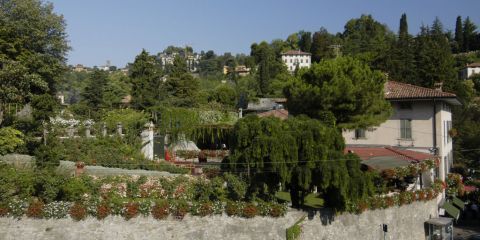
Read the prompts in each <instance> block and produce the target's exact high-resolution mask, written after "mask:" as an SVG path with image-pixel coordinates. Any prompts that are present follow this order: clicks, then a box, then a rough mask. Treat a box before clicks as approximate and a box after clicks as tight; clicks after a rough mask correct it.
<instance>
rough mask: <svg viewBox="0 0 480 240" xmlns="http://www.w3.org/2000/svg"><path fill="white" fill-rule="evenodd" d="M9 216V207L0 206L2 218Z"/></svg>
mask: <svg viewBox="0 0 480 240" xmlns="http://www.w3.org/2000/svg"><path fill="white" fill-rule="evenodd" d="M7 215H8V206H4V205H0V217H6V216H7Z"/></svg>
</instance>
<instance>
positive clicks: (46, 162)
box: [35, 138, 61, 169]
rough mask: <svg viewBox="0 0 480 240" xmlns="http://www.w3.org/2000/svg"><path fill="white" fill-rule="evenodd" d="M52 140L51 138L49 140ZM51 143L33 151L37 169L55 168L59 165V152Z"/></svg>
mask: <svg viewBox="0 0 480 240" xmlns="http://www.w3.org/2000/svg"><path fill="white" fill-rule="evenodd" d="M50 139H51V140H53V139H52V138H50ZM53 146H54V145H53V144H52V143H50V142H49V143H48V145H43V144H42V145H40V146H39V147H38V148H37V149H36V150H35V165H36V166H37V168H40V169H44V168H55V167H57V166H58V165H60V158H61V156H60V153H59V150H58V149H57V148H55V147H53Z"/></svg>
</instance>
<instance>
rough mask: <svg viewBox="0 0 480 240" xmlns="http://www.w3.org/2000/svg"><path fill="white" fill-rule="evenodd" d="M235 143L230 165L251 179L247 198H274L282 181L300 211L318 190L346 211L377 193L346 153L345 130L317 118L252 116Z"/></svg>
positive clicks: (242, 125) (239, 124) (244, 122)
mask: <svg viewBox="0 0 480 240" xmlns="http://www.w3.org/2000/svg"><path fill="white" fill-rule="evenodd" d="M232 141H233V142H232V145H231V155H230V157H229V158H228V159H226V160H225V161H226V162H225V163H227V165H226V166H228V170H229V171H232V172H235V173H240V175H241V176H243V177H245V178H246V179H247V181H248V185H249V187H248V192H247V197H250V198H252V197H254V196H256V197H261V198H264V199H267V200H268V199H271V198H272V197H273V196H274V194H275V192H276V191H278V186H279V184H280V183H281V184H282V186H286V187H287V188H288V190H289V191H290V195H291V199H292V204H293V206H294V207H300V206H301V205H302V204H303V201H304V197H305V196H306V194H307V193H309V192H311V189H312V188H313V187H314V186H317V187H318V190H319V191H320V192H322V193H324V194H323V195H324V196H325V198H326V200H327V202H326V203H327V205H329V206H331V207H334V208H335V209H337V210H344V209H345V207H346V204H347V203H348V202H351V201H353V200H354V199H360V198H364V197H366V196H369V195H370V194H372V192H373V187H372V184H371V181H369V180H368V178H366V177H365V176H364V174H363V173H362V172H361V171H360V161H359V159H358V158H354V157H352V156H344V155H343V148H344V140H343V137H342V135H341V132H340V131H338V130H337V129H336V128H334V127H332V126H329V125H326V124H323V123H321V122H320V121H318V120H314V119H309V118H307V117H293V118H289V119H288V120H286V121H282V120H280V119H278V118H258V117H256V116H247V117H245V118H243V119H241V120H240V121H238V122H237V123H236V124H235V126H234V130H233V136H232ZM346 159H349V160H346ZM353 181H357V182H353Z"/></svg>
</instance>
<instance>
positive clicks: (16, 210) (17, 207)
mask: <svg viewBox="0 0 480 240" xmlns="http://www.w3.org/2000/svg"><path fill="white" fill-rule="evenodd" d="M27 208H28V201H27V200H26V199H16V198H14V199H12V200H10V202H9V203H8V212H9V213H10V216H12V217H14V218H21V217H22V216H23V214H25V211H26V210H27Z"/></svg>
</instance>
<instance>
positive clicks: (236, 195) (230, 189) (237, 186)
mask: <svg viewBox="0 0 480 240" xmlns="http://www.w3.org/2000/svg"><path fill="white" fill-rule="evenodd" d="M224 178H225V181H226V182H227V196H228V198H229V199H232V200H234V201H239V200H242V199H243V198H244V197H245V193H246V191H247V186H246V184H245V182H244V181H243V180H242V179H240V178H239V177H237V176H235V175H233V174H225V175H224Z"/></svg>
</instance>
